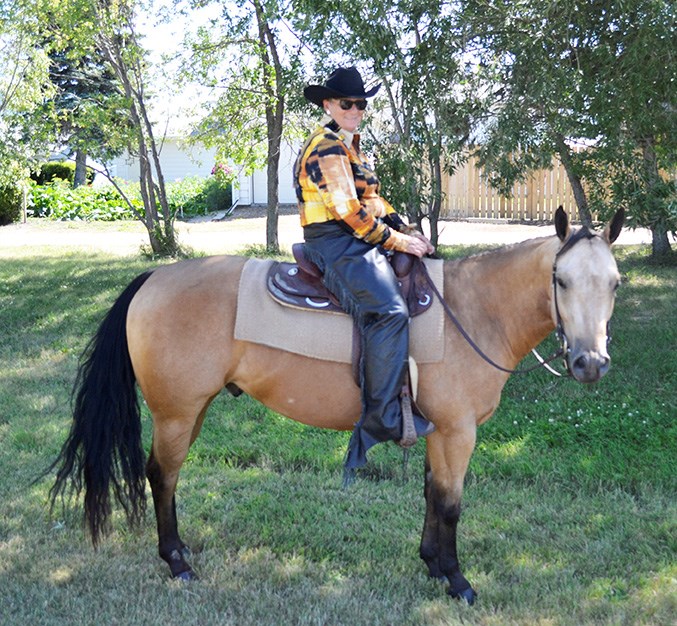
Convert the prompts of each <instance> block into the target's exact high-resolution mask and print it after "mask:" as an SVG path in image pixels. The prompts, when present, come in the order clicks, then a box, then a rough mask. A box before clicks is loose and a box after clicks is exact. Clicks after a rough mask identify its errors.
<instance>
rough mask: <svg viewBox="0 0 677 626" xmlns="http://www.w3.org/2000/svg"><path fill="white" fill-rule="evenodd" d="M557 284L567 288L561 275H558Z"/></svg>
mask: <svg viewBox="0 0 677 626" xmlns="http://www.w3.org/2000/svg"><path fill="white" fill-rule="evenodd" d="M557 285H558V286H559V287H561V288H562V289H566V288H567V284H566V283H565V282H564V281H563V280H562V279H561V278H560V277H559V276H558V277H557Z"/></svg>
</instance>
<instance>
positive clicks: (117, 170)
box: [110, 138, 298, 206]
mask: <svg viewBox="0 0 677 626" xmlns="http://www.w3.org/2000/svg"><path fill="white" fill-rule="evenodd" d="M297 151H298V147H297V146H291V145H290V144H288V143H284V142H283V144H282V146H281V155H280V170H279V188H278V194H279V202H280V204H296V195H295V193H294V185H293V180H292V176H293V168H294V161H295V160H296V153H297ZM214 162H215V150H214V149H213V148H204V147H200V146H189V145H187V144H185V143H183V142H181V141H180V140H178V139H175V138H167V139H165V141H164V143H163V144H162V150H161V152H160V164H161V166H162V173H163V175H164V177H165V181H166V182H173V181H177V180H181V179H183V178H186V177H189V176H204V177H207V176H210V175H211V171H212V167H213V166H214ZM110 170H111V173H112V174H113V176H116V177H117V178H122V179H123V180H128V181H138V180H139V174H140V172H139V162H138V160H137V159H136V158H134V157H130V156H129V155H127V154H125V155H122V156H120V157H117V158H116V159H115V160H114V161H113V163H111V165H110ZM238 181H239V188H238V189H234V190H233V199H236V198H239V204H240V205H244V206H248V205H251V204H266V203H267V180H266V170H265V169H264V170H257V171H256V172H254V173H253V174H249V175H245V174H243V173H240V175H239V176H238Z"/></svg>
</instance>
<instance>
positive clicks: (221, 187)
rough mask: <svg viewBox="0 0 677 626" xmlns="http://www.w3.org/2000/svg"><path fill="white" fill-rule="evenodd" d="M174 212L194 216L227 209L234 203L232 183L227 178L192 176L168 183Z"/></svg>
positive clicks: (184, 215) (179, 214) (174, 213)
mask: <svg viewBox="0 0 677 626" xmlns="http://www.w3.org/2000/svg"><path fill="white" fill-rule="evenodd" d="M167 199H168V202H169V206H170V207H171V210H172V214H173V215H178V216H180V217H182V218H183V217H194V216H197V215H205V214H206V213H209V212H214V211H227V210H228V209H230V207H231V206H232V204H233V188H232V183H229V182H227V178H221V177H217V176H212V177H210V178H206V179H205V178H198V177H191V178H185V179H183V180H181V181H175V182H172V183H168V184H167Z"/></svg>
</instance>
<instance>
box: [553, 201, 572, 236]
mask: <svg viewBox="0 0 677 626" xmlns="http://www.w3.org/2000/svg"><path fill="white" fill-rule="evenodd" d="M555 230H556V232H557V236H558V237H559V238H560V240H561V241H564V240H565V239H566V238H567V237H568V236H569V217H568V216H567V214H566V212H565V210H564V207H562V205H560V207H559V208H558V209H557V211H555Z"/></svg>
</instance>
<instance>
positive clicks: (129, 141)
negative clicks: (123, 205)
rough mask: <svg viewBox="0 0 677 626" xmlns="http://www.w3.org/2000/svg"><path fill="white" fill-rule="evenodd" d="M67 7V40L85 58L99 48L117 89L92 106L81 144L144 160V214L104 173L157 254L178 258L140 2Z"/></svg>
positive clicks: (75, 2)
mask: <svg viewBox="0 0 677 626" xmlns="http://www.w3.org/2000/svg"><path fill="white" fill-rule="evenodd" d="M64 5H65V10H64V11H62V12H61V21H60V22H59V27H60V33H61V34H62V35H63V38H64V41H65V42H67V43H68V44H69V45H71V46H73V48H74V49H75V50H78V51H79V52H80V53H81V54H84V55H86V54H87V53H88V52H89V53H91V51H92V50H99V51H100V52H101V54H102V55H103V56H104V58H105V61H106V63H107V64H108V65H109V67H110V68H111V72H112V75H113V76H114V82H115V85H116V88H115V89H113V88H111V90H110V93H109V96H107V101H106V106H103V107H96V106H95V107H89V108H88V115H87V124H81V125H80V130H81V135H80V136H79V138H78V141H79V146H80V147H81V149H83V150H85V151H87V152H88V153H89V154H92V156H94V157H95V158H96V159H97V160H99V161H101V162H103V163H106V162H109V160H110V158H111V157H113V156H115V155H117V154H120V153H121V152H122V151H123V150H124V149H127V150H128V151H129V153H130V154H132V155H134V156H136V157H137V158H138V159H139V166H140V177H139V184H140V192H141V199H142V202H143V212H140V211H138V210H137V208H136V206H135V205H134V203H133V202H132V201H131V200H130V199H129V198H128V197H127V196H126V194H125V193H124V191H123V190H122V189H121V188H120V187H119V185H117V183H116V181H115V180H114V179H113V177H112V176H111V175H110V172H109V171H108V170H107V169H106V168H104V170H103V171H102V172H101V173H102V174H103V175H104V176H106V177H107V178H108V179H109V180H110V181H111V182H112V183H113V185H115V186H116V188H117V189H118V191H119V192H120V194H121V195H122V197H123V198H125V200H126V201H127V204H128V205H129V207H130V209H131V210H132V211H133V213H134V214H135V215H136V216H137V217H138V218H139V220H140V221H141V222H142V223H143V224H144V226H145V227H146V230H147V231H148V235H149V239H150V246H151V250H152V252H153V253H154V254H157V255H159V256H176V255H177V254H179V253H180V246H179V243H178V240H177V238H176V233H175V231H174V215H173V214H172V212H171V211H170V208H169V203H168V201H167V192H166V189H165V181H164V177H163V174H162V166H161V164H160V155H159V148H158V143H157V141H156V139H155V135H154V129H153V124H152V122H151V118H150V115H149V111H148V101H149V96H148V94H147V93H146V87H145V82H146V71H147V67H146V51H145V50H144V48H143V46H142V45H141V42H140V40H139V37H138V35H137V32H136V28H135V22H136V19H137V15H136V4H135V1H134V0H117V1H112V0H95V2H93V3H92V2H89V0H70V3H69V4H67V3H64ZM64 49H67V48H66V47H64ZM76 57H77V55H76ZM109 84H110V83H109ZM100 135H103V141H100Z"/></svg>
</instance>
